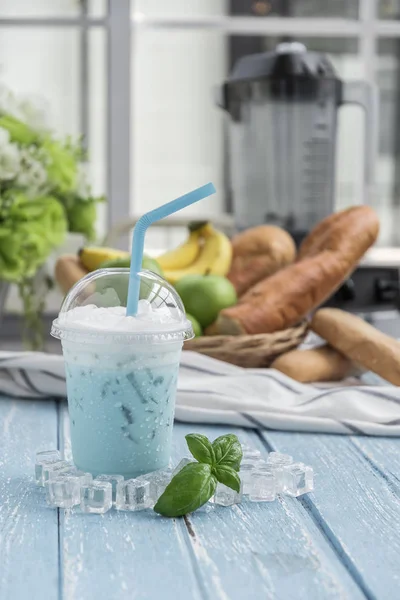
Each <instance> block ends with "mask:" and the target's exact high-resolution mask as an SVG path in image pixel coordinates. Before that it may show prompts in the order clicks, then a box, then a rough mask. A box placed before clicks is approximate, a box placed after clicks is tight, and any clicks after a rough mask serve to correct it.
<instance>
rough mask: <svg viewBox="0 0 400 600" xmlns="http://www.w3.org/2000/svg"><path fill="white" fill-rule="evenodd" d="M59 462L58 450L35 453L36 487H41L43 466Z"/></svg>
mask: <svg viewBox="0 0 400 600" xmlns="http://www.w3.org/2000/svg"><path fill="white" fill-rule="evenodd" d="M60 460H61V454H60V452H59V451H58V450H44V451H43V452H36V460H35V479H36V483H37V484H38V485H43V477H42V470H43V468H42V467H43V465H45V464H47V463H55V462H59V461H60Z"/></svg>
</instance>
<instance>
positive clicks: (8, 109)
mask: <svg viewBox="0 0 400 600" xmlns="http://www.w3.org/2000/svg"><path fill="white" fill-rule="evenodd" d="M0 113H3V114H8V115H11V116H13V117H16V118H17V119H20V118H21V116H22V115H21V111H20V109H19V106H18V101H17V98H16V96H15V95H14V94H13V92H12V91H11V90H10V89H8V87H7V86H6V85H4V84H0Z"/></svg>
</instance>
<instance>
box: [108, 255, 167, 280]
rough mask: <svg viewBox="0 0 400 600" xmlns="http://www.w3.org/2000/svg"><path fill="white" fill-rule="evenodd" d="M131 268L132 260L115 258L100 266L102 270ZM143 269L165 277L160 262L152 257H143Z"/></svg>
mask: <svg viewBox="0 0 400 600" xmlns="http://www.w3.org/2000/svg"><path fill="white" fill-rule="evenodd" d="M130 266H131V259H130V258H113V259H111V260H107V261H106V262H104V263H102V264H101V265H100V269H112V268H128V269H129V267H130ZM142 268H143V269H146V270H147V271H152V272H153V273H155V274H156V275H161V276H163V275H164V273H163V270H162V268H161V267H160V265H159V264H158V262H157V261H156V260H155V259H154V258H151V257H150V256H146V254H145V255H144V256H143V261H142Z"/></svg>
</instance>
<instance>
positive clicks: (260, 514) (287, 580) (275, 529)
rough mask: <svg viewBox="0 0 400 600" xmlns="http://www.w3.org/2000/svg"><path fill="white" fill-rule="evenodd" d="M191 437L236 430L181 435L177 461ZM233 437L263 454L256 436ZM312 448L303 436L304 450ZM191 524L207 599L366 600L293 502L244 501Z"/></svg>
mask: <svg viewBox="0 0 400 600" xmlns="http://www.w3.org/2000/svg"><path fill="white" fill-rule="evenodd" d="M192 431H197V432H200V433H203V434H205V435H208V436H209V437H210V438H211V439H214V438H215V437H217V436H218V435H222V434H223V433H228V432H232V431H233V429H232V427H228V428H221V427H209V426H208V427H205V426H198V425H181V426H179V427H176V428H175V445H174V457H175V459H178V458H180V457H182V456H183V455H184V454H186V453H187V452H186V442H185V441H184V435H185V434H186V433H189V432H192ZM235 432H236V433H237V435H238V436H239V438H240V439H241V441H245V442H246V443H249V444H251V445H255V446H256V447H258V448H259V449H261V450H263V451H264V453H265V448H264V446H263V445H262V444H261V441H260V440H259V439H258V437H257V436H256V435H255V434H254V433H252V432H249V431H248V430H246V431H245V430H236V431H235ZM307 440H308V436H304V443H307ZM186 523H187V528H188V534H189V538H190V543H191V550H192V554H193V557H194V559H195V560H196V563H197V565H198V572H199V575H200V577H201V579H202V580H203V586H204V590H205V595H206V597H207V598H210V599H211V598H213V599H214V598H221V599H223V600H226V599H229V600H236V599H237V600H243V598H296V600H297V599H302V598H304V599H306V598H307V599H314V598H315V599H316V600H317V599H318V600H320V599H322V598H323V599H324V600H327V599H331V598H352V599H353V598H354V599H357V598H364V594H363V593H362V592H361V591H360V589H359V588H358V586H357V585H356V584H355V582H354V580H353V579H352V577H351V576H350V575H349V573H348V571H347V570H346V569H345V568H344V567H343V565H342V564H341V562H340V560H339V559H338V557H337V555H336V553H335V551H334V550H333V548H332V546H331V545H330V544H329V543H328V542H327V541H326V538H325V535H324V534H323V533H321V531H320V530H319V528H318V527H317V525H316V524H315V522H314V520H313V519H312V518H310V515H309V514H308V512H307V511H306V510H305V509H304V507H303V506H302V504H301V503H300V502H299V501H298V500H296V499H293V498H287V497H286V498H281V499H280V500H277V501H275V502H273V503H257V504H256V503H251V502H249V501H247V500H246V501H245V502H244V503H242V504H241V505H240V506H236V507H234V508H224V507H215V508H214V509H213V510H212V511H211V512H209V513H207V512H198V513H194V514H193V515H191V516H190V517H189V518H188V519H186Z"/></svg>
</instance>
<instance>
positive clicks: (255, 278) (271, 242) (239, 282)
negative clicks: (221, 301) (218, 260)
mask: <svg viewBox="0 0 400 600" xmlns="http://www.w3.org/2000/svg"><path fill="white" fill-rule="evenodd" d="M232 250H233V258H232V265H231V269H230V271H229V273H228V276H227V277H228V279H229V280H230V281H231V283H232V284H233V286H234V287H235V289H236V292H237V295H238V296H242V295H243V294H244V293H245V292H247V290H248V289H250V288H251V287H252V286H253V285H255V284H256V283H258V282H259V281H261V279H264V278H265V277H268V276H269V275H273V274H274V273H276V271H279V269H282V268H283V267H286V265H289V264H290V263H292V262H294V260H295V258H296V245H295V243H294V240H293V238H292V237H291V236H290V235H289V234H288V233H287V232H286V231H285V230H284V229H281V228H280V227H275V226H274V225H259V226H258V227H252V228H251V229H247V230H246V231H243V232H242V233H239V234H238V235H236V236H235V237H234V238H233V239H232Z"/></svg>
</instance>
